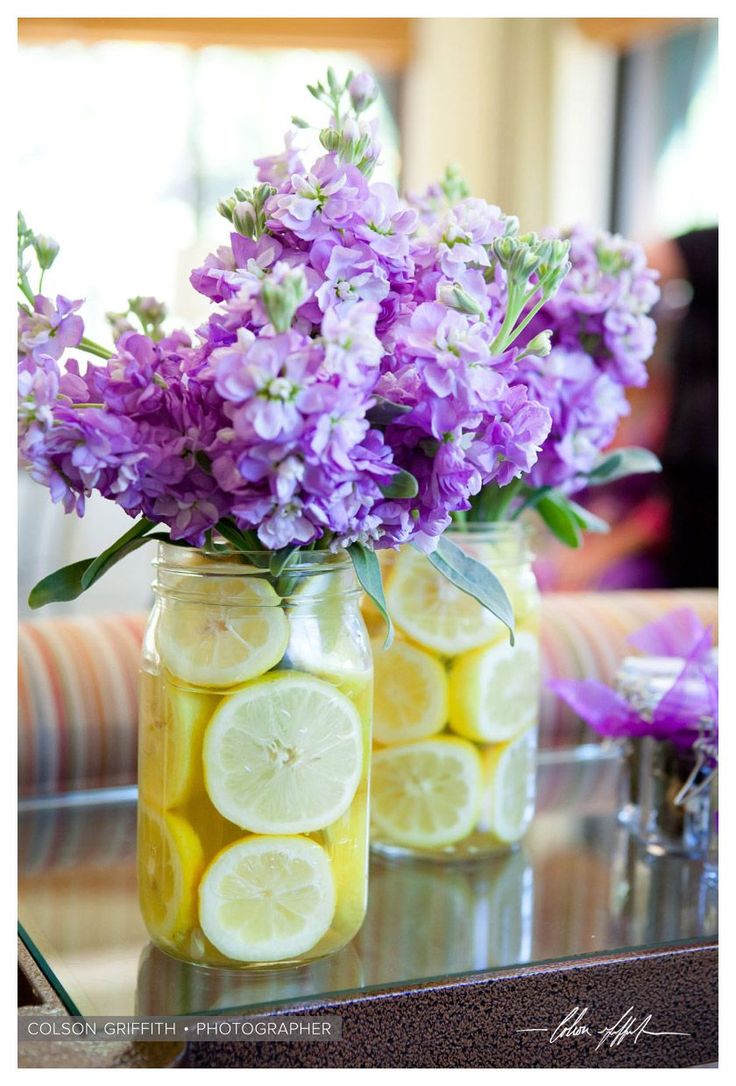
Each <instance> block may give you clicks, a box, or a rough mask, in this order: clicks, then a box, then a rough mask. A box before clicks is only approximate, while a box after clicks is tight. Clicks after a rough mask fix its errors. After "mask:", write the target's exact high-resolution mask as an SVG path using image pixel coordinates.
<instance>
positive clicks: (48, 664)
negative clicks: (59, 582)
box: [18, 615, 145, 795]
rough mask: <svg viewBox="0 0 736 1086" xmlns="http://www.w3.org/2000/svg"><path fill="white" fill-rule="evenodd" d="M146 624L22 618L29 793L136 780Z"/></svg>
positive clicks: (22, 711)
mask: <svg viewBox="0 0 736 1086" xmlns="http://www.w3.org/2000/svg"><path fill="white" fill-rule="evenodd" d="M144 626H145V617H144V616H143V615H107V616H105V617H99V616H91V617H84V618H51V619H40V620H29V621H26V622H22V623H21V625H20V635H19V645H18V671H19V675H18V679H19V695H18V702H19V724H20V736H19V763H20V765H19V769H20V782H19V783H20V793H21V795H29V794H34V795H42V794H48V793H54V792H59V791H67V790H70V789H75V788H99V787H102V786H104V785H115V784H128V783H130V782H131V781H134V780H135V773H136V741H137V736H136V721H137V686H138V677H137V673H138V656H139V653H140V645H141V640H142V637H143V629H144Z"/></svg>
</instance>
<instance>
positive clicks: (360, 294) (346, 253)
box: [317, 245, 389, 312]
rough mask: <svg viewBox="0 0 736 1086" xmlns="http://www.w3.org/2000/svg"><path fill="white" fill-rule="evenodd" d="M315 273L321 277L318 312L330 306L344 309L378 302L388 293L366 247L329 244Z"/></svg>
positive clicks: (383, 276) (380, 270) (382, 274)
mask: <svg viewBox="0 0 736 1086" xmlns="http://www.w3.org/2000/svg"><path fill="white" fill-rule="evenodd" d="M319 270H320V271H322V274H323V275H324V277H325V281H324V282H323V284H322V286H321V287H319V289H318V290H317V301H318V302H319V305H320V309H321V310H322V312H325V311H326V310H328V309H329V308H330V307H334V308H335V309H338V310H347V309H349V308H350V307H351V306H352V305H354V304H355V302H359V301H372V302H381V301H383V299H384V298H385V297H386V295H387V294H388V292H389V284H388V276H387V274H386V271H385V270H384V268H382V267H381V265H380V264H379V263H378V261H377V259H376V257H375V254H374V253H373V252H371V250H370V249H369V248H368V247H367V246H352V247H351V248H349V249H348V248H346V247H345V246H344V245H333V246H332V247H331V249H330V250H329V259H328V260H327V264H326V266H325V267H324V268H320V269H319Z"/></svg>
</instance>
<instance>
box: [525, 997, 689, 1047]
mask: <svg viewBox="0 0 736 1086" xmlns="http://www.w3.org/2000/svg"><path fill="white" fill-rule="evenodd" d="M633 1012H634V1008H633V1007H629V1009H628V1010H627V1011H624V1013H623V1014H622V1015H621V1017H620V1018H619V1020H618V1022H616V1023H615V1025H613V1026H604V1027H603V1028H602V1029H595V1028H594V1027H593V1026H592V1024H589V1022H588V1021H587V1017H588V1013H589V1008H588V1007H573V1008H572V1010H571V1011H568V1013H567V1014H566V1015H565V1017H564V1018H563V1019H561V1021H559V1022H558V1023H557V1025H556V1026H552V1027H550V1026H534V1027H527V1028H526V1029H517V1031H516V1032H517V1033H548V1034H549V1037H548V1038H547V1041H548V1043H549V1044H555V1043H556V1042H557V1041H563V1040H566V1039H570V1038H572V1037H591V1038H593V1039H594V1038H596V1037H599V1038H600V1039H599V1041H598V1043H597V1045H596V1046H595V1051H596V1052H597V1051H598V1049H599V1048H601V1047H602V1046H603V1045H608V1047H609V1048H615V1047H616V1046H617V1045H620V1044H622V1043H623V1042H624V1041H625V1040H626V1038H627V1037H631V1038H633V1041H634V1044H636V1043H637V1042H638V1040H639V1038H640V1037H642V1036H643V1035H645V1034H646V1035H647V1036H648V1037H689V1036H690V1034H689V1033H682V1032H680V1031H679V1030H670V1029H659V1030H655V1029H649V1028H648V1027H649V1024H650V1023H651V1021H652V1016H651V1014H647V1015H645V1016H644V1017H643V1018H642V1019H641V1021H639V1022H637V1019H636V1015H635V1014H634V1013H633Z"/></svg>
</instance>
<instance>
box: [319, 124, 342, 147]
mask: <svg viewBox="0 0 736 1086" xmlns="http://www.w3.org/2000/svg"><path fill="white" fill-rule="evenodd" d="M319 142H320V143H321V144H322V146H323V147H324V149H325V151H337V150H339V148H340V145H341V143H342V136H341V135H340V133H339V132H338V131H337V129H335V128H323V129H322V131H321V132H320V134H319Z"/></svg>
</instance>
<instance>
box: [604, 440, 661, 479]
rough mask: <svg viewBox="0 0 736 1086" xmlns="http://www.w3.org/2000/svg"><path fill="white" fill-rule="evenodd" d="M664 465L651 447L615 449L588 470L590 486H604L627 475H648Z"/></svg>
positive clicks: (659, 469)
mask: <svg viewBox="0 0 736 1086" xmlns="http://www.w3.org/2000/svg"><path fill="white" fill-rule="evenodd" d="M661 470H662V465H661V463H660V462H659V458H658V457H656V456H655V455H654V453H653V452H651V450H650V449H640V448H637V447H636V446H631V447H630V448H627V449H614V451H613V452H612V453H609V454H608V455H607V456H604V457H603V459H602V460H600V461H599V462H598V463H597V464H596V466H595V467H594V468H593V470H592V471H589V472H588V486H602V485H603V484H604V483H612V482H613V481H614V480H615V479H623V478H625V477H626V476H627V475H647V474H648V473H649V472H659V471H661Z"/></svg>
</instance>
